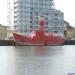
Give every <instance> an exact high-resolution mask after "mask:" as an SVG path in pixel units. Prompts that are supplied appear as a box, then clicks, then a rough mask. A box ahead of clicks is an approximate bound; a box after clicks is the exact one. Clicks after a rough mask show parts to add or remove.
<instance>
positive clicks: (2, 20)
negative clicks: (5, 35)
mask: <svg viewBox="0 0 75 75" xmlns="http://www.w3.org/2000/svg"><path fill="white" fill-rule="evenodd" d="M54 1H55V6H56V9H59V10H61V11H62V12H64V19H65V20H66V21H68V22H70V24H71V25H72V26H75V25H74V24H75V9H74V7H75V0H54ZM0 24H3V25H7V0H0Z"/></svg>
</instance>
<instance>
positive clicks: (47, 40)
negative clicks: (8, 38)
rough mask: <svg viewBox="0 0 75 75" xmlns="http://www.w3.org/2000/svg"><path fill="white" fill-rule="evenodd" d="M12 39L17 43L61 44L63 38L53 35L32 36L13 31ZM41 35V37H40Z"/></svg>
mask: <svg viewBox="0 0 75 75" xmlns="http://www.w3.org/2000/svg"><path fill="white" fill-rule="evenodd" d="M13 36H14V41H15V42H16V43H17V44H19V45H63V44H64V39H63V38H60V37H54V36H43V37H41V36H39V37H38V36H35V37H33V38H31V37H27V36H23V35H20V34H17V33H13ZM40 37H41V38H40Z"/></svg>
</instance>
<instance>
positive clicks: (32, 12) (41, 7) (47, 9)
mask: <svg viewBox="0 0 75 75" xmlns="http://www.w3.org/2000/svg"><path fill="white" fill-rule="evenodd" d="M39 16H44V18H45V31H46V32H55V31H56V30H57V31H56V32H62V33H64V32H63V31H64V29H62V28H63V26H64V18H63V13H62V12H61V11H59V10H56V9H55V8H54V2H53V0H15V1H14V26H16V28H15V30H16V29H17V32H20V33H30V31H31V30H32V29H33V28H35V27H36V26H37V25H38V18H39ZM55 27H57V28H55ZM52 28H55V29H52ZM59 29H60V30H59Z"/></svg>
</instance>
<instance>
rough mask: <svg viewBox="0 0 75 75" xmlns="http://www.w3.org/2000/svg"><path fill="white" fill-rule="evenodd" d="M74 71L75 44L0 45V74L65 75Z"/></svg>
mask: <svg viewBox="0 0 75 75" xmlns="http://www.w3.org/2000/svg"><path fill="white" fill-rule="evenodd" d="M72 72H73V73H74V72H75V46H16V47H12V46H10V47H8V46H5V47H0V75H67V74H68V73H72Z"/></svg>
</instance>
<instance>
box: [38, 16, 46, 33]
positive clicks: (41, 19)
mask: <svg viewBox="0 0 75 75" xmlns="http://www.w3.org/2000/svg"><path fill="white" fill-rule="evenodd" d="M44 24H45V21H44V17H43V16H41V17H40V18H39V21H38V25H39V31H43V32H44Z"/></svg>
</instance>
